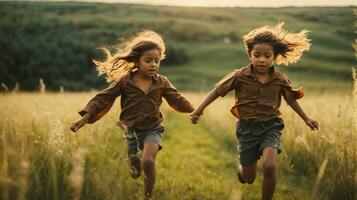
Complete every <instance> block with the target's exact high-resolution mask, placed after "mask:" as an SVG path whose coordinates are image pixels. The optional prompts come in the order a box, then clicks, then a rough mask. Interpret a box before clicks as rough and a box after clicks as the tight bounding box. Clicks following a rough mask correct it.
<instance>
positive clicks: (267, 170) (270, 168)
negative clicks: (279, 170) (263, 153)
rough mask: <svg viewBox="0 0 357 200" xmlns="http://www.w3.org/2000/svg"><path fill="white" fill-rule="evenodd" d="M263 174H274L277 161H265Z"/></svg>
mask: <svg viewBox="0 0 357 200" xmlns="http://www.w3.org/2000/svg"><path fill="white" fill-rule="evenodd" d="M263 174H264V176H272V175H274V174H275V162H269V161H267V162H264V163H263Z"/></svg>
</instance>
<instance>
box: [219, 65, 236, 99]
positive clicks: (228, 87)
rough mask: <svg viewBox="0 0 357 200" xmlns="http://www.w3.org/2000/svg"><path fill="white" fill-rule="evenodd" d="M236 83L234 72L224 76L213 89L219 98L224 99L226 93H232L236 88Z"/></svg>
mask: <svg viewBox="0 0 357 200" xmlns="http://www.w3.org/2000/svg"><path fill="white" fill-rule="evenodd" d="M236 83H237V71H234V72H232V73H230V74H228V75H226V76H225V77H224V78H223V79H222V80H220V81H219V82H218V83H217V84H216V85H215V89H216V92H217V93H218V94H219V96H221V97H224V96H225V95H226V94H227V93H228V92H230V91H232V90H233V89H234V88H235V87H236Z"/></svg>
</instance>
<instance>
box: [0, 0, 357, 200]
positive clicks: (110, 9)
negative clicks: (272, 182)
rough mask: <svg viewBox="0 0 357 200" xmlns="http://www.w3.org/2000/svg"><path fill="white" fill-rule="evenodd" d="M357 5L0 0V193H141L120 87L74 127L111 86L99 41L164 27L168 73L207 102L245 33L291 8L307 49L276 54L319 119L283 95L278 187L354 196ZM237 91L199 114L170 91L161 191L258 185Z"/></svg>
mask: <svg viewBox="0 0 357 200" xmlns="http://www.w3.org/2000/svg"><path fill="white" fill-rule="evenodd" d="M354 10H355V8H353V7H339V8H332V7H331V8H324V7H319V8H289V7H286V8H271V9H266V8H183V7H169V6H142V5H125V4H101V3H79V2H53V3H48V2H0V83H1V88H0V114H1V116H3V118H2V120H0V199H1V200H13V199H18V200H24V199H29V200H30V199H31V200H32V199H33V200H62V199H75V200H79V199H85V200H136V199H141V198H142V196H143V191H142V188H143V178H142V177H141V178H140V179H138V180H133V179H131V178H130V176H129V166H128V159H127V152H126V146H125V143H124V140H123V137H122V132H121V131H120V129H119V128H118V127H116V125H115V124H116V121H117V120H118V118H119V117H118V116H119V112H120V108H119V100H117V102H116V104H115V106H114V107H113V108H112V109H111V111H110V112H109V113H108V114H107V115H106V116H105V117H104V118H103V119H101V120H100V121H98V122H96V123H95V124H92V125H86V126H85V127H83V128H82V129H81V130H80V131H79V132H78V133H76V134H74V133H72V132H71V131H70V130H69V127H70V125H71V123H72V122H73V121H75V120H77V119H79V115H78V114H77V111H79V110H80V109H82V108H83V106H84V105H85V104H86V103H87V101H88V100H89V99H90V98H91V97H93V96H94V95H95V94H96V92H95V91H93V90H92V88H94V89H95V90H96V89H100V88H103V87H105V84H106V83H105V81H104V78H103V77H99V78H98V77H96V71H95V67H94V65H93V63H92V62H91V59H92V58H101V57H102V56H103V54H101V53H100V51H99V50H98V49H96V48H97V47H99V46H103V45H114V44H115V43H117V42H118V38H121V37H127V36H130V35H132V34H133V33H134V32H137V31H138V30H142V29H153V30H155V31H157V32H159V33H161V34H162V36H163V37H164V39H165V41H166V44H167V59H166V60H165V61H164V62H163V63H162V65H161V68H160V73H161V74H164V75H167V76H168V77H169V79H170V80H171V81H172V82H173V83H174V85H175V86H176V87H177V88H178V89H179V90H180V91H185V92H183V93H184V94H185V96H187V97H188V98H189V99H190V100H192V102H193V104H194V105H198V104H199V103H200V101H201V100H202V99H203V98H204V96H205V94H206V93H207V92H206V91H207V90H209V89H211V88H212V87H213V85H214V83H216V82H217V81H218V80H219V79H221V78H222V77H223V76H224V75H225V74H227V73H228V72H230V71H232V70H233V69H234V68H236V67H241V66H244V65H246V64H247V63H248V62H249V61H248V58H247V56H246V53H245V50H244V46H243V44H242V41H241V38H242V35H243V34H245V33H247V32H248V31H250V30H252V29H253V28H256V27H259V26H262V25H266V24H269V25H274V24H277V23H279V22H282V21H284V22H285V23H286V25H287V28H288V29H290V30H292V31H300V30H302V29H308V30H310V33H309V35H310V38H311V42H312V48H311V50H310V51H309V52H307V53H306V54H304V56H303V58H302V60H301V61H300V62H298V63H296V64H292V65H291V66H288V67H284V66H277V67H278V68H279V70H281V71H284V72H286V73H287V75H288V76H289V78H290V80H291V81H292V83H293V85H294V86H303V87H304V89H305V97H304V98H303V99H302V100H300V101H299V102H300V104H301V105H302V107H303V108H304V110H305V112H306V113H308V114H309V115H310V116H311V117H312V118H315V119H316V120H317V121H318V122H319V124H320V130H319V131H318V132H312V131H310V130H309V128H308V127H307V126H306V125H305V124H304V122H303V121H302V120H301V119H300V118H299V117H298V116H297V114H295V113H294V111H293V110H292V109H291V108H289V107H288V106H287V105H286V104H284V103H283V105H282V107H281V112H282V118H283V119H284V121H285V129H284V130H283V136H282V148H283V152H282V153H281V154H280V155H279V158H278V166H277V168H278V169H277V177H278V184H277V188H276V192H275V195H274V197H275V198H274V199H277V200H301V199H304V200H305V199H307V200H310V199H311V200H319V199H321V200H325V199H332V200H335V199H336V200H337V199H338V200H340V199H343V200H344V199H346V200H353V199H357V149H356V143H357V124H356V122H357V83H356V79H354V80H353V79H352V76H351V68H352V67H355V66H356V60H355V56H354V49H353V47H352V43H353V42H354V41H355V38H356V35H355V30H356V29H355V25H354V24H355V23H356V16H355V15H354V14H353V12H354ZM355 12H356V11H355ZM39 79H41V80H42V82H40V90H41V91H40V92H37V90H38V80H39ZM353 83H354V84H353ZM353 86H354V87H353ZM46 88H47V91H46ZM59 88H62V89H61V90H62V92H57V91H58V90H59ZM90 90H91V91H90ZM83 91H86V92H83ZM89 91H90V92H89ZM233 103H234V99H233V96H232V95H231V96H227V97H225V98H220V99H218V100H217V101H215V102H214V103H213V104H212V105H211V106H210V107H209V108H208V109H207V110H206V111H205V114H204V116H203V117H202V119H201V121H200V123H199V124H198V125H193V124H191V123H190V120H189V116H188V115H187V114H180V113H177V112H175V111H173V110H172V109H171V108H169V106H168V105H167V104H166V103H164V104H163V105H162V108H161V111H162V113H163V115H164V117H165V119H164V125H165V128H166V132H165V133H164V137H163V144H164V149H163V150H162V151H161V152H160V153H159V155H158V156H157V172H158V175H157V180H156V186H155V190H154V197H155V199H157V200H239V199H243V200H258V199H260V195H261V184H262V172H261V163H260V162H259V165H258V168H259V169H258V176H257V180H256V182H255V183H254V184H253V185H241V184H239V182H238V180H237V178H236V167H237V162H238V153H237V148H236V145H237V141H236V137H235V133H234V132H235V131H234V124H235V119H234V118H233V116H232V115H231V114H230V113H229V109H230V107H231V106H232V105H233Z"/></svg>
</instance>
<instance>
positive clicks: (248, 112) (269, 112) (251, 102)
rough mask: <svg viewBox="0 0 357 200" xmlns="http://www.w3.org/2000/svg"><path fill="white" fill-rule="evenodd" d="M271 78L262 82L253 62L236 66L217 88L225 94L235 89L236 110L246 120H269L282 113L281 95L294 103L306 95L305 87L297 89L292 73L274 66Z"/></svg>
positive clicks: (234, 108)
mask: <svg viewBox="0 0 357 200" xmlns="http://www.w3.org/2000/svg"><path fill="white" fill-rule="evenodd" d="M270 73H271V75H272V76H271V78H270V79H269V80H268V81H267V82H266V83H264V84H262V83H261V82H259V81H258V80H257V79H256V77H255V75H254V73H253V70H252V65H251V64H250V65H248V66H246V67H243V68H241V69H237V70H234V71H233V72H232V73H230V74H228V75H227V76H226V77H224V78H223V79H222V80H221V81H219V82H218V83H217V84H216V86H215V87H216V91H217V92H218V94H219V95H220V96H222V97H223V96H225V95H226V94H227V93H228V92H229V91H231V90H234V91H235V100H236V101H235V105H234V106H233V107H232V109H231V112H232V114H233V115H234V116H235V117H237V118H238V119H240V120H242V121H243V120H244V121H267V120H270V119H273V118H275V117H277V116H279V115H280V114H281V113H280V112H279V107H280V104H281V96H283V97H284V99H285V100H286V102H287V103H288V104H290V103H291V102H292V101H294V100H296V99H300V98H302V97H303V96H304V92H303V90H302V89H301V88H300V89H294V88H293V87H292V86H291V85H290V81H289V79H288V77H287V76H286V75H285V74H284V73H282V72H279V71H277V70H275V68H274V67H272V68H271V70H270Z"/></svg>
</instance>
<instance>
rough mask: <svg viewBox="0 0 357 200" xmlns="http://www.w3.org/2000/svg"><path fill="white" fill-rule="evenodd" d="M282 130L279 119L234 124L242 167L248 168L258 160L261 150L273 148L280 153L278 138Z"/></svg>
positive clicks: (281, 123)
mask: <svg viewBox="0 0 357 200" xmlns="http://www.w3.org/2000/svg"><path fill="white" fill-rule="evenodd" d="M283 128H284V122H283V120H282V119H281V118H274V119H271V120H269V121H265V122H240V121H238V122H237V123H236V136H237V138H238V143H239V160H240V163H241V165H242V166H249V165H252V164H254V163H255V162H256V161H257V160H259V159H260V157H261V156H262V153H263V149H264V148H266V147H273V148H276V149H277V150H278V153H280V152H281V147H280V136H281V130H282V129H283Z"/></svg>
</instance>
